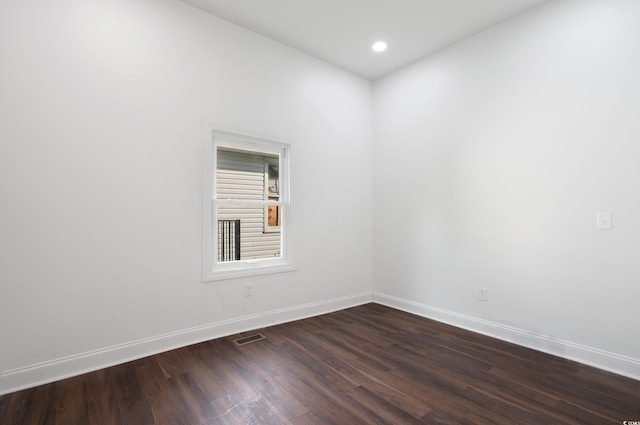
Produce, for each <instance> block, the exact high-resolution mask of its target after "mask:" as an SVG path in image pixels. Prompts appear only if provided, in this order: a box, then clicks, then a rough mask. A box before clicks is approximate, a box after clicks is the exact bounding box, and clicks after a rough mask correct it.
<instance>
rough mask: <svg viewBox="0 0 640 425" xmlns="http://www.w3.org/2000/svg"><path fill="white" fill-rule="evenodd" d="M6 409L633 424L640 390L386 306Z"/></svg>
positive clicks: (45, 416)
mask: <svg viewBox="0 0 640 425" xmlns="http://www.w3.org/2000/svg"><path fill="white" fill-rule="evenodd" d="M259 332H261V333H262V334H264V335H265V336H266V339H263V340H261V341H257V342H253V343H250V344H246V345H243V346H238V345H236V344H235V343H234V342H233V340H234V339H237V338H239V337H241V336H247V335H251V334H253V333H247V334H243V335H236V336H234V337H228V338H222V339H218V340H213V341H209V342H205V343H201V344H196V345H193V346H190V347H186V348H182V349H178V350H173V351H169V352H166V353H162V354H158V355H155V356H151V357H147V358H144V359H141V360H136V361H133V362H130V363H126V364H122V365H119V366H114V367H110V368H107V369H103V370H100V371H97V372H92V373H87V374H84V375H81V376H78V377H74V378H70V379H65V380H62V381H59V382H55V383H52V384H48V385H43V386H40V387H36V388H32V389H28V390H24V391H20V392H16V393H12V394H8V395H5V396H2V397H0V424H2V425H19V424H23V425H36V424H37V425H61V424H64V425H69V424H78V425H88V424H90V425H93V424H96V425H145V424H166V425H187V424H188V425H204V424H229V425H235V424H257V425H265V424H294V425H299V424H300V425H301V424H311V425H313V424H339V425H352V424H394V425H395V424H483V425H484V424H493V425H495V424H509V425H514V424H544V425H550V424H618V425H620V424H622V423H623V421H624V420H637V421H640V382H639V381H634V380H631V379H628V378H624V377H620V376H617V375H614V374H611V373H607V372H603V371H600V370H597V369H594V368H591V367H587V366H584V365H581V364H578V363H574V362H571V361H568V360H565V359H561V358H557V357H553V356H550V355H547V354H543V353H540V352H536V351H532V350H529V349H526V348H523V347H519V346H516V345H512V344H509V343H506V342H502V341H499V340H495V339H492V338H488V337H486V336H482V335H478V334H474V333H472V332H468V331H464V330H461V329H458V328H454V327H451V326H447V325H444V324H441V323H438V322H434V321H431V320H427V319H423V318H420V317H417V316H413V315H410V314H407V313H403V312H400V311H397V310H393V309H390V308H387V307H383V306H381V305H377V304H368V305H364V306H360V307H355V308H351V309H348V310H343V311H339V312H336V313H331V314H327V315H324V316H320V317H315V318H311V319H306V320H301V321H297V322H293V323H288V324H284V325H278V326H274V327H270V328H266V329H263V330H260V331H259Z"/></svg>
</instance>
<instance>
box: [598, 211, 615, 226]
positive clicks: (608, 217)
mask: <svg viewBox="0 0 640 425" xmlns="http://www.w3.org/2000/svg"><path fill="white" fill-rule="evenodd" d="M596 220H597V225H598V229H600V230H611V228H612V227H613V217H612V214H611V212H608V211H607V212H599V213H598V214H597V219H596Z"/></svg>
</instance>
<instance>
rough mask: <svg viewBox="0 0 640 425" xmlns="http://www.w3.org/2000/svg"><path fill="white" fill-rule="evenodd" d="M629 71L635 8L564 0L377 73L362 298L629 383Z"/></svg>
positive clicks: (634, 338)
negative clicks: (367, 269) (369, 292)
mask: <svg viewBox="0 0 640 425" xmlns="http://www.w3.org/2000/svg"><path fill="white" fill-rule="evenodd" d="M638 76H640V2H638V1H636V0H615V1H613V0H570V1H554V2H550V3H548V4H546V5H544V6H542V7H540V8H537V9H534V10H532V11H530V12H529V13H527V14H525V15H521V16H520V17H518V18H516V19H513V20H511V21H508V22H505V23H503V24H502V25H499V26H497V27H494V28H492V29H490V30H488V31H486V32H484V33H481V34H479V35H477V36H475V37H473V38H471V39H467V40H465V41H463V42H461V43H459V44H457V45H454V46H451V47H449V48H447V49H444V50H442V51H440V52H438V53H437V54H435V55H433V56H431V57H429V58H427V59H425V60H422V61H420V62H418V63H415V64H413V65H412V66H409V67H407V68H405V69H402V70H400V71H398V72H396V73H394V74H391V75H389V76H387V77H384V78H382V79H380V80H377V81H376V82H375V84H374V104H375V107H374V123H375V124H374V138H375V139H374V140H375V142H374V291H375V293H374V299H375V300H378V301H380V302H383V303H386V304H389V305H394V306H396V307H400V308H404V309H407V310H411V311H414V312H417V313H420V314H424V315H427V316H431V317H435V318H438V319H440V320H445V321H448V322H451V323H455V324H458V325H461V326H465V327H468V328H471V329H475V330H478V331H481V332H485V333H489V334H493V335H498V336H500V337H501V338H506V339H510V340H514V341H517V342H519V343H522V344H525V345H529V346H532V347H536V348H538V349H542V350H545V351H549V352H552V353H555V354H560V355H564V356H567V357H570V358H576V359H579V360H581V361H585V362H587V363H592V364H596V365H599V366H601V367H605V368H607V369H612V370H616V371H618V372H621V373H625V374H627V375H631V376H635V377H636V378H640V338H638V323H640V316H639V315H638V311H639V310H638V300H640V261H638V255H639V253H640V191H639V187H638V185H639V183H640V143H639V142H640V119H639V118H638V108H639V103H638V102H639V99H640V78H638ZM598 211H611V212H612V213H613V230H611V231H602V230H597V229H596V220H595V218H596V212H598ZM480 287H484V288H488V291H489V292H488V302H480V301H478V299H477V298H478V288H480Z"/></svg>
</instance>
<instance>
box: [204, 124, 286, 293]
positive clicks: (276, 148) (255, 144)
mask: <svg viewBox="0 0 640 425" xmlns="http://www.w3.org/2000/svg"><path fill="white" fill-rule="evenodd" d="M218 147H228V148H233V149H242V150H247V151H251V152H258V153H266V154H276V155H279V158H280V164H279V179H280V182H279V183H280V198H279V200H278V201H269V200H268V199H265V200H264V201H258V200H253V201H251V200H229V199H217V196H216V190H215V189H216V169H217V162H218V161H217V151H218ZM290 158H291V145H290V144H289V143H285V142H282V141H277V140H273V139H267V138H263V137H259V136H253V135H247V134H242V133H236V132H231V131H227V130H223V129H218V128H216V127H213V126H207V129H206V136H205V140H204V143H203V167H202V168H203V184H202V187H203V190H202V194H203V202H202V235H203V239H202V241H203V243H202V280H203V281H204V282H208V281H215V280H222V279H231V278H237V277H244V276H256V275H263V274H270V273H282V272H288V271H292V270H295V267H294V265H293V262H292V255H291V251H292V250H291V229H292V220H291V200H290V161H291V159H290ZM234 203H238V204H240V203H242V204H250V203H259V204H260V205H264V206H265V209H266V208H267V206H268V205H278V206H279V207H280V208H281V209H282V223H281V225H280V232H281V251H280V257H277V258H265V259H249V260H239V261H228V262H218V261H217V252H218V238H217V223H218V217H217V206H218V205H219V204H226V205H228V204H234Z"/></svg>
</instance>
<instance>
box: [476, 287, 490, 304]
mask: <svg viewBox="0 0 640 425" xmlns="http://www.w3.org/2000/svg"><path fill="white" fill-rule="evenodd" d="M488 295H489V290H488V289H487V288H480V289H478V299H479V300H480V301H487V296H488Z"/></svg>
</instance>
